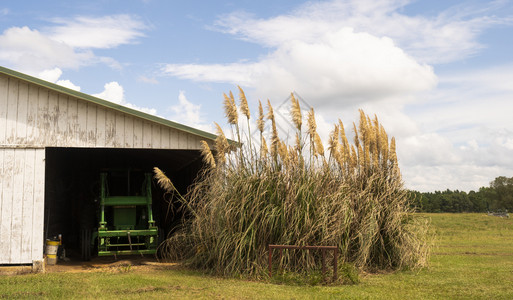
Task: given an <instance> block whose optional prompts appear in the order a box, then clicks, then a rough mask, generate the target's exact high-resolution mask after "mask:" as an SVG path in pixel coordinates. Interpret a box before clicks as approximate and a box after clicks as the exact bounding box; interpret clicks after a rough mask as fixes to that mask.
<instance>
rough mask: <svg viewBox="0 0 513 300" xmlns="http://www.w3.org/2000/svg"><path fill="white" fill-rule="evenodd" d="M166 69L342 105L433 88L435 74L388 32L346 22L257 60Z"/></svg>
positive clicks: (190, 76) (267, 92) (266, 94)
mask: <svg viewBox="0 0 513 300" xmlns="http://www.w3.org/2000/svg"><path fill="white" fill-rule="evenodd" d="M164 72H166V73H167V74H170V75H173V76H177V77H180V78H187V79H192V80H196V81H211V82H231V83H234V84H241V85H244V86H250V87H253V88H254V90H255V93H256V94H257V97H258V98H261V97H271V98H278V99H280V98H281V97H283V95H287V94H288V93H290V92H291V91H296V92H298V93H299V94H300V95H301V96H303V97H304V98H306V99H309V100H311V101H312V102H313V101H315V102H314V103H312V104H313V105H314V106H315V107H318V108H320V109H322V108H323V106H331V105H333V104H334V101H336V102H337V104H338V106H339V110H340V108H342V107H347V106H348V105H351V104H355V103H362V102H367V101H370V102H372V101H376V100H379V99H383V98H387V97H391V96H396V95H402V94H409V93H415V92H418V91H423V90H427V89H430V88H432V87H433V86H434V85H435V84H436V76H435V75H434V73H433V70H432V68H431V67H429V66H427V65H420V64H418V63H417V62H415V60H413V59H412V58H411V57H409V56H408V55H406V54H405V53H404V52H403V51H402V50H401V49H400V48H398V47H396V46H395V45H394V44H393V42H392V41H391V40H390V39H388V38H377V37H375V36H372V35H370V34H367V33H355V32H354V31H353V30H352V29H351V28H342V29H340V30H338V31H336V32H329V33H326V34H324V35H322V36H319V37H318V40H317V42H304V41H293V42H290V43H286V44H283V45H281V46H280V47H278V48H277V49H276V50H275V51H274V52H272V53H271V54H269V55H268V56H267V57H265V58H263V59H261V60H260V61H259V62H257V63H247V64H244V63H234V64H227V65H176V64H170V65H167V66H166V67H165V68H164Z"/></svg>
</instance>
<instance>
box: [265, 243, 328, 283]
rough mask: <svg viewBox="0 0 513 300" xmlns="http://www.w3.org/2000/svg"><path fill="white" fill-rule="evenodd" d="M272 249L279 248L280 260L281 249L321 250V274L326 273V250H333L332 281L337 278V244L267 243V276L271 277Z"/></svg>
mask: <svg viewBox="0 0 513 300" xmlns="http://www.w3.org/2000/svg"><path fill="white" fill-rule="evenodd" d="M273 249H279V250H280V260H281V257H282V254H283V249H298V250H321V254H322V276H323V277H325V275H326V250H332V251H333V281H336V280H337V278H338V272H337V271H338V270H337V269H338V247H337V246H295V245H269V277H272V260H273Z"/></svg>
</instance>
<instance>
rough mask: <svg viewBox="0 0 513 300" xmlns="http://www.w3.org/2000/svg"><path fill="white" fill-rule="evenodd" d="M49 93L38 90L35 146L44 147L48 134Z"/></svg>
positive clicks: (41, 89) (42, 89)
mask: <svg viewBox="0 0 513 300" xmlns="http://www.w3.org/2000/svg"><path fill="white" fill-rule="evenodd" d="M49 98H50V95H49V91H48V90H47V89H45V88H39V93H38V102H37V129H36V136H37V139H36V141H37V144H38V145H45V144H46V141H47V137H48V134H50V132H49V130H50V111H49V110H48V108H49V105H50V104H49Z"/></svg>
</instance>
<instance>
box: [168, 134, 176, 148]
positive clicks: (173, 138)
mask: <svg viewBox="0 0 513 300" xmlns="http://www.w3.org/2000/svg"><path fill="white" fill-rule="evenodd" d="M169 148H170V149H178V130H176V129H170V130H169Z"/></svg>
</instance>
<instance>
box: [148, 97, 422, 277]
mask: <svg viewBox="0 0 513 300" xmlns="http://www.w3.org/2000/svg"><path fill="white" fill-rule="evenodd" d="M260 107H261V105H260ZM268 107H269V112H268V114H267V117H268V118H269V120H271V123H272V127H271V132H270V135H271V139H272V141H271V157H272V159H270V156H269V155H268V147H267V143H266V140H265V138H264V137H263V131H264V129H263V128H262V130H261V142H260V150H259V152H260V153H258V152H256V151H258V150H253V148H251V147H249V148H248V147H241V149H239V150H238V151H234V152H229V149H228V143H227V141H226V138H225V137H224V134H223V133H222V130H221V129H220V127H219V125H217V124H216V126H217V128H218V135H219V136H218V139H216V143H215V144H216V150H217V151H218V152H217V155H216V159H217V165H218V168H217V169H216V172H206V173H205V174H204V175H203V176H204V177H202V178H201V179H200V180H198V181H197V182H196V183H195V185H193V186H192V187H191V189H190V192H189V194H188V195H187V197H186V198H187V199H183V200H182V201H183V205H184V207H185V209H187V210H188V212H190V214H187V215H188V216H193V217H190V218H187V219H184V220H183V225H182V227H181V228H179V229H178V230H177V231H176V232H174V234H173V235H172V236H171V237H170V238H169V239H168V240H167V243H166V248H165V249H166V254H167V255H168V256H169V257H170V258H173V259H185V262H186V263H187V264H188V265H190V266H192V267H195V268H198V269H203V270H207V271H209V272H212V273H216V274H224V275H234V274H243V275H249V276H253V277H257V278H262V277H264V276H266V275H265V274H266V273H267V258H268V257H267V246H268V244H292V245H337V246H338V247H339V249H340V253H339V259H340V260H341V261H344V262H348V263H352V264H354V265H355V266H357V267H358V268H360V269H362V270H365V271H376V270H393V269H400V268H403V267H407V268H417V267H421V266H423V265H425V263H426V261H427V255H428V252H429V251H428V249H429V248H428V247H427V246H426V245H427V242H426V224H421V222H418V221H417V220H416V219H415V218H414V217H413V216H412V215H411V214H410V211H409V209H408V205H407V203H408V198H407V192H406V190H405V189H404V187H403V185H402V181H401V179H400V171H399V167H398V165H397V157H396V153H395V151H396V149H395V139H394V138H392V139H391V141H390V146H388V144H389V143H388V137H387V135H386V132H385V131H384V129H383V128H382V126H381V124H379V122H378V121H377V118H375V119H374V120H373V122H371V120H370V118H369V117H367V116H366V115H365V114H364V113H363V111H361V112H360V118H361V120H360V123H359V124H360V129H359V130H357V128H356V124H355V123H353V127H354V131H355V141H354V143H351V144H350V143H349V142H348V140H347V137H346V135H345V131H344V127H343V124H342V122H339V124H338V125H337V126H335V129H334V131H333V132H332V134H331V136H330V152H332V153H333V154H332V155H333V157H334V158H335V159H333V160H331V159H329V160H326V159H324V157H323V160H322V163H320V162H319V161H317V160H315V161H313V162H312V163H309V164H306V163H302V162H303V161H304V157H303V153H302V152H301V151H300V150H298V148H300V147H298V144H299V145H300V144H301V143H300V142H298V141H296V145H295V147H292V146H288V147H287V145H286V144H285V143H284V142H283V141H282V140H280V138H279V137H278V132H277V130H276V122H275V120H274V114H273V110H272V106H271V105H270V102H269V101H268ZM310 114H311V115H310ZM310 114H309V118H308V123H309V124H308V125H309V128H308V130H309V132H308V134H309V136H310V139H311V146H312V151H311V152H310V159H312V155H315V154H316V153H317V154H320V155H324V147H323V146H322V141H321V140H320V137H319V135H318V133H317V132H316V124H315V118H314V116H313V110H311V112H310ZM260 117H261V120H262V121H263V111H261V112H260V115H259V119H260ZM296 125H297V124H296ZM257 126H260V125H259V124H258V122H257ZM259 130H260V128H259ZM244 136H246V137H248V138H250V137H249V135H244ZM296 139H300V135H299V132H296ZM253 151H255V153H253ZM219 153H222V154H219ZM205 154H207V155H208V152H206V153H205ZM219 155H222V156H223V157H225V160H227V161H230V162H234V163H226V164H223V168H219V165H220V163H219V162H220V161H221V160H222V158H221V156H219ZM278 155H279V158H278ZM242 157H243V158H244V159H243V158H242ZM250 157H251V158H254V159H249V158H250ZM258 158H259V159H258ZM377 162H379V163H378V164H376V163H377ZM157 174H160V173H159V171H157V170H156V176H157ZM160 178H164V177H160ZM166 182H167V181H163V183H166ZM280 263H282V267H283V268H286V269H287V270H288V271H300V272H301V271H306V270H311V269H317V270H318V269H319V267H320V266H319V265H318V263H319V260H316V259H314V258H313V257H312V256H311V255H308V254H305V253H298V254H291V253H289V252H287V253H285V252H284V253H283V257H282V261H281V262H280Z"/></svg>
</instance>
